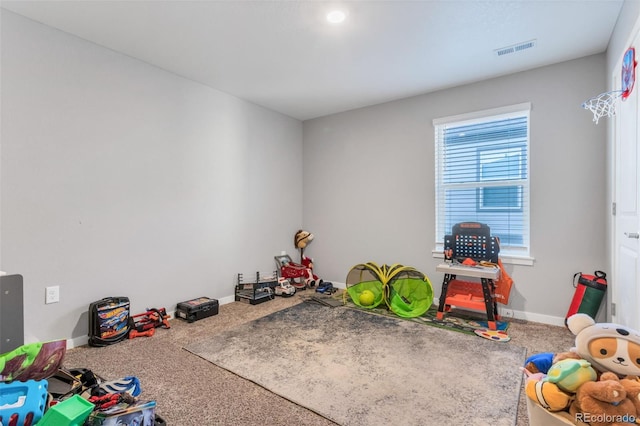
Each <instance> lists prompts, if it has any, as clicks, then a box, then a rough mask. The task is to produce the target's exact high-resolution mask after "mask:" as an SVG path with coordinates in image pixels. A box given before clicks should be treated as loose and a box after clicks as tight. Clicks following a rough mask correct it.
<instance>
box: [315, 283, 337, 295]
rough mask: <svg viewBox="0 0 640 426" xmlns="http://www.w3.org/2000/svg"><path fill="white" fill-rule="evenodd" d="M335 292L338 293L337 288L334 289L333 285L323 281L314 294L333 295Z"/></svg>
mask: <svg viewBox="0 0 640 426" xmlns="http://www.w3.org/2000/svg"><path fill="white" fill-rule="evenodd" d="M336 291H338V289H337V288H335V287H334V286H333V283H331V282H329V281H323V282H322V283H321V284H320V285H319V286H318V287H317V288H316V293H322V294H333V293H335V292H336Z"/></svg>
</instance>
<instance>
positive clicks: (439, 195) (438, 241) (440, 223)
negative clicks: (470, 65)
mask: <svg viewBox="0 0 640 426" xmlns="http://www.w3.org/2000/svg"><path fill="white" fill-rule="evenodd" d="M511 117H526V119H527V134H526V139H525V140H524V141H523V142H522V143H521V144H522V149H523V150H526V164H524V165H522V170H521V172H520V177H521V178H520V179H505V180H503V181H499V182H496V181H495V179H493V182H492V183H491V184H490V185H488V186H489V187H510V186H520V187H521V188H522V189H521V190H522V191H523V192H524V194H525V195H526V199H525V200H524V204H525V206H521V207H520V208H519V209H510V208H508V207H506V208H504V209H503V208H499V207H498V208H495V207H482V208H481V205H480V200H481V194H480V192H481V191H480V190H481V188H477V191H476V209H478V211H479V212H482V213H491V212H492V211H495V212H514V213H515V212H518V211H521V213H522V215H523V219H522V223H523V224H524V228H525V230H524V232H523V235H522V239H523V244H522V247H518V246H503V247H501V251H500V257H501V259H502V260H503V262H505V263H515V264H522V265H532V264H533V261H534V259H533V258H532V257H531V238H530V236H531V212H530V202H531V192H530V182H531V175H530V169H531V155H530V152H531V103H529V102H527V103H521V104H515V105H510V106H505V107H501V108H493V109H487V110H482V111H476V112H472V113H467V114H460V115H454V116H449V117H442V118H437V119H434V120H433V127H434V151H435V182H434V189H435V219H436V220H435V248H434V250H433V252H432V254H433V256H434V257H442V250H443V249H444V247H443V237H444V234H446V230H445V229H444V226H445V225H444V223H445V221H446V218H445V216H446V211H445V209H446V207H445V199H444V194H445V191H446V189H443V184H442V182H443V164H442V161H443V159H442V158H440V157H441V156H442V155H441V153H440V150H442V149H443V147H442V146H440V144H442V143H443V138H442V131H443V129H444V126H445V125H454V126H463V125H465V124H474V123H478V122H482V121H486V122H490V121H497V120H500V119H508V118H511ZM515 145H518V143H516V144H515ZM478 149H479V150H480V149H482V148H481V147H479V148H478ZM479 157H480V151H478V160H477V165H478V172H477V173H478V174H480V173H481V171H480V167H479V165H480V158H479ZM523 175H524V176H525V177H526V178H524V179H523V178H522V176H523ZM478 181H480V176H478ZM443 231H444V232H443ZM441 232H443V233H442V235H440V233H441Z"/></svg>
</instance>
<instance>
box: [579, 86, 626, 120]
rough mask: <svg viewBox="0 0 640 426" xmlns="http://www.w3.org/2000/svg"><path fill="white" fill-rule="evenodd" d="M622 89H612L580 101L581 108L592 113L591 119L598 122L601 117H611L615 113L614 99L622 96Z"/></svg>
mask: <svg viewBox="0 0 640 426" xmlns="http://www.w3.org/2000/svg"><path fill="white" fill-rule="evenodd" d="M623 93H624V91H623V90H612V91H611V92H605V93H601V94H599V95H598V96H594V97H593V98H591V99H589V100H587V101H585V102H583V103H582V108H584V109H588V110H589V111H591V112H592V113H593V121H594V122H595V123H596V124H598V120H599V119H600V118H601V117H611V116H614V115H616V100H618V98H620V97H621V96H622V94H623Z"/></svg>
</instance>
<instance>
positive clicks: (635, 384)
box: [620, 376, 640, 416]
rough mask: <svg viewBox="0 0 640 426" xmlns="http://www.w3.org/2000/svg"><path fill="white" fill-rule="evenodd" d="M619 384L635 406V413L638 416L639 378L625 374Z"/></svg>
mask: <svg viewBox="0 0 640 426" xmlns="http://www.w3.org/2000/svg"><path fill="white" fill-rule="evenodd" d="M620 384H621V385H622V387H623V388H624V390H626V391H627V398H628V399H629V400H630V401H631V402H633V405H635V406H636V414H638V415H639V416H640V379H638V377H637V376H627V377H625V378H624V379H621V380H620Z"/></svg>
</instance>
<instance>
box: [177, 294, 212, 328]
mask: <svg viewBox="0 0 640 426" xmlns="http://www.w3.org/2000/svg"><path fill="white" fill-rule="evenodd" d="M218 309H219V303H218V300H217V299H210V298H208V297H204V296H203V297H198V298H196V299H191V300H187V301H186V302H180V303H178V304H177V305H176V318H182V319H184V320H187V322H189V323H191V322H194V321H198V320H201V319H203V318H208V317H210V316H213V315H218Z"/></svg>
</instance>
